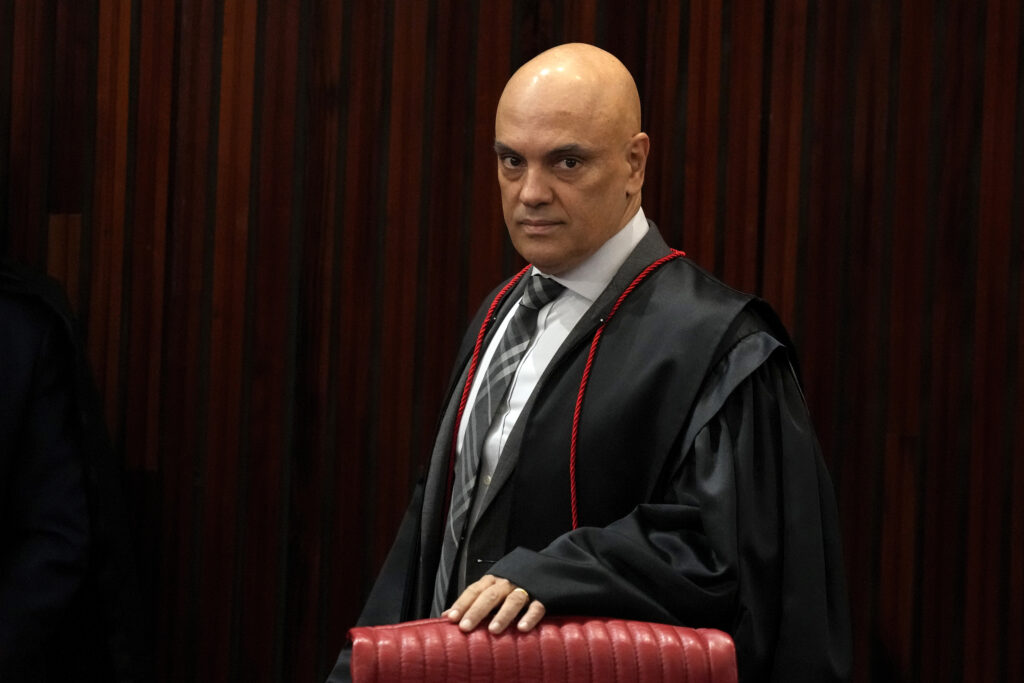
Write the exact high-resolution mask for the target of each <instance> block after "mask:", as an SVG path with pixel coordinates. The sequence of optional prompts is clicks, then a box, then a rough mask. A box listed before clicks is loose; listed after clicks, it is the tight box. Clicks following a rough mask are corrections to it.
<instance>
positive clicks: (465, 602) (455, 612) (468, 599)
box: [441, 574, 497, 622]
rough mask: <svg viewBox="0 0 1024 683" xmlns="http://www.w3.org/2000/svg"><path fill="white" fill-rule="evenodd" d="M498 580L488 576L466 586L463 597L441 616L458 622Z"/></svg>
mask: <svg viewBox="0 0 1024 683" xmlns="http://www.w3.org/2000/svg"><path fill="white" fill-rule="evenodd" d="M496 580H497V579H496V578H495V577H493V576H491V575H490V574H487V575H485V576H484V577H483V578H481V579H480V580H479V581H474V582H473V583H471V584H469V585H468V586H466V590H464V591H462V595H460V596H459V597H458V598H457V599H456V600H455V602H454V603H453V604H452V606H451V607H449V608H448V609H447V610H445V611H444V612H442V613H441V616H442V617H448V619H449V621H453V622H455V621H458V620H459V618H460V617H461V616H462V615H463V613H464V612H465V611H466V610H467V609H469V606H470V605H472V604H473V603H474V602H476V599H477V598H478V597H479V596H480V594H481V593H483V592H484V591H485V590H487V589H488V588H490V587H491V586H492V585H493V584H494V582H495V581H496Z"/></svg>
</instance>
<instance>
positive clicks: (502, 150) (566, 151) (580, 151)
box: [494, 140, 592, 159]
mask: <svg viewBox="0 0 1024 683" xmlns="http://www.w3.org/2000/svg"><path fill="white" fill-rule="evenodd" d="M494 151H495V153H496V154H498V155H499V156H501V155H505V154H513V155H515V156H523V155H522V154H520V153H519V152H517V151H516V150H514V149H512V148H511V147H509V146H508V145H506V144H505V143H503V142H501V141H500V140H495V141H494ZM544 156H545V158H548V159H551V158H556V157H564V156H578V157H588V156H592V152H591V150H589V149H587V148H586V147H584V146H583V145H580V144H579V143H575V142H572V143H569V144H568V145H562V146H561V147H555V148H554V149H550V150H548V151H547V152H545V153H544Z"/></svg>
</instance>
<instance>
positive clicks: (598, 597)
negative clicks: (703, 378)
mask: <svg viewBox="0 0 1024 683" xmlns="http://www.w3.org/2000/svg"><path fill="white" fill-rule="evenodd" d="M689 422H690V424H689V425H686V426H684V427H683V428H682V429H681V432H682V433H683V434H684V435H685V436H684V438H683V439H682V447H681V451H680V455H679V457H678V458H677V459H676V460H675V462H674V463H673V466H672V467H671V468H670V470H669V471H667V472H666V474H665V475H664V480H665V481H664V482H663V486H662V488H661V489H660V490H661V493H659V494H657V496H656V497H655V498H654V499H652V500H651V501H649V502H647V503H644V504H641V505H639V506H638V507H637V508H636V509H635V510H634V511H633V512H632V513H631V514H629V515H628V516H626V517H624V518H622V519H620V520H618V521H616V522H614V523H613V524H611V525H609V526H607V527H604V528H595V527H581V528H579V529H576V530H574V531H571V532H568V533H566V534H564V535H562V536H560V537H558V538H557V539H555V540H554V541H553V542H552V543H551V544H550V545H549V546H547V547H546V548H544V549H542V550H540V551H536V552H535V551H531V550H527V549H525V548H516V549H515V550H513V551H512V552H511V553H509V554H508V555H506V556H505V557H504V558H502V559H501V560H499V561H498V562H497V563H496V564H495V565H494V567H493V569H492V572H491V573H492V574H494V575H497V576H501V577H504V578H507V579H509V580H510V581H512V582H513V583H515V584H517V585H520V586H523V587H524V588H525V589H526V590H528V591H529V592H530V595H531V596H533V597H534V598H536V599H538V600H540V601H541V602H542V603H543V604H544V605H545V606H546V608H547V610H548V613H549V614H576V615H600V616H614V617H621V618H631V619H641V620H648V621H657V622H665V623H675V624H681V625H686V626H691V627H714V628H719V629H722V630H724V631H726V632H728V633H730V634H731V635H732V636H733V639H734V641H735V644H736V652H737V663H738V666H739V672H740V680H748V681H753V680H758V681H761V680H772V681H840V680H847V679H848V678H849V676H850V661H851V653H850V632H849V616H848V606H847V599H846V586H845V579H844V573H843V566H842V554H841V548H840V542H839V528H838V515H837V510H836V505H835V497H834V493H833V490H832V484H831V480H830V479H829V476H828V472H827V471H826V469H825V466H824V463H823V461H822V458H821V454H820V449H819V447H818V443H817V439H816V437H815V435H814V431H813V428H812V427H811V424H810V420H809V417H808V413H807V408H806V405H805V403H804V399H803V395H802V393H801V391H800V387H799V385H798V383H797V380H796V377H795V375H794V373H793V370H792V368H791V365H790V363H789V360H788V356H787V355H786V353H785V351H784V349H783V348H782V347H781V345H780V344H779V343H778V342H777V341H775V339H774V338H773V337H771V336H770V335H769V334H767V333H765V332H758V333H755V334H752V335H749V336H747V337H745V338H744V339H742V340H741V341H740V342H739V343H738V344H736V346H735V347H734V348H733V350H732V351H730V352H729V353H728V354H727V355H726V356H725V358H724V359H723V360H722V361H721V362H720V363H719V364H718V366H716V368H715V369H714V372H713V374H712V376H711V380H710V381H709V383H708V386H707V387H706V388H705V390H704V391H703V392H702V394H701V397H700V398H699V400H698V403H697V405H696V406H695V407H694V410H693V412H692V415H691V419H690V420H689ZM623 457H628V454H623Z"/></svg>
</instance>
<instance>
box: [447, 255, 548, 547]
mask: <svg viewBox="0 0 1024 683" xmlns="http://www.w3.org/2000/svg"><path fill="white" fill-rule="evenodd" d="M531 267H532V266H531V265H527V266H526V267H525V268H523V269H522V270H520V271H519V272H518V273H516V275H515V277H513V278H512V279H511V280H509V282H508V284H507V285H505V286H504V287H502V288H501V291H500V292H498V295H497V296H496V297H494V301H492V302H491V306H490V308H488V309H487V315H485V316H484V322H483V324H482V325H480V331H479V332H477V334H476V344H475V345H474V346H473V356H472V358H470V361H469V373H468V375H467V376H466V385H465V386H464V387H462V397H461V398H460V399H459V411H458V413H456V414H455V430H454V431H453V432H452V448H451V452H450V453H449V455H448V480H447V482H446V484H445V491H446V493H445V499H444V517H442V518H441V526H442V527H443V526H444V523H445V521H446V520H447V519H448V507H449V506H450V505H451V502H452V481H453V479H454V477H455V451H456V446H458V443H459V425H461V424H462V413H463V412H465V410H466V401H467V400H468V399H469V390H470V388H471V387H472V386H473V377H474V376H475V375H476V366H477V363H478V362H479V361H480V350H481V347H483V344H484V337H485V336H486V335H487V327H488V325H490V322H491V320H492V319H493V318H494V312H495V311H496V310H498V305H499V304H500V303H501V300H502V299H504V298H505V295H506V294H508V292H509V290H511V289H512V288H513V287H515V286H516V283H517V282H519V280H521V279H522V277H523V276H524V275H526V273H527V272H529V270H530V268H531Z"/></svg>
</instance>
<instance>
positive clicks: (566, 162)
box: [557, 157, 582, 169]
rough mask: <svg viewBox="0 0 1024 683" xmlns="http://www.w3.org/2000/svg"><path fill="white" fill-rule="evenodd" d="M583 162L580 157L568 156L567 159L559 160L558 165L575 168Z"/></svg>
mask: <svg viewBox="0 0 1024 683" xmlns="http://www.w3.org/2000/svg"><path fill="white" fill-rule="evenodd" d="M581 163H582V162H581V161H580V160H579V159H576V158H573V157H566V158H565V159H562V160H561V161H559V162H558V164H557V165H558V167H559V168H565V169H573V168H578V167H579V165H580V164H581Z"/></svg>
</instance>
